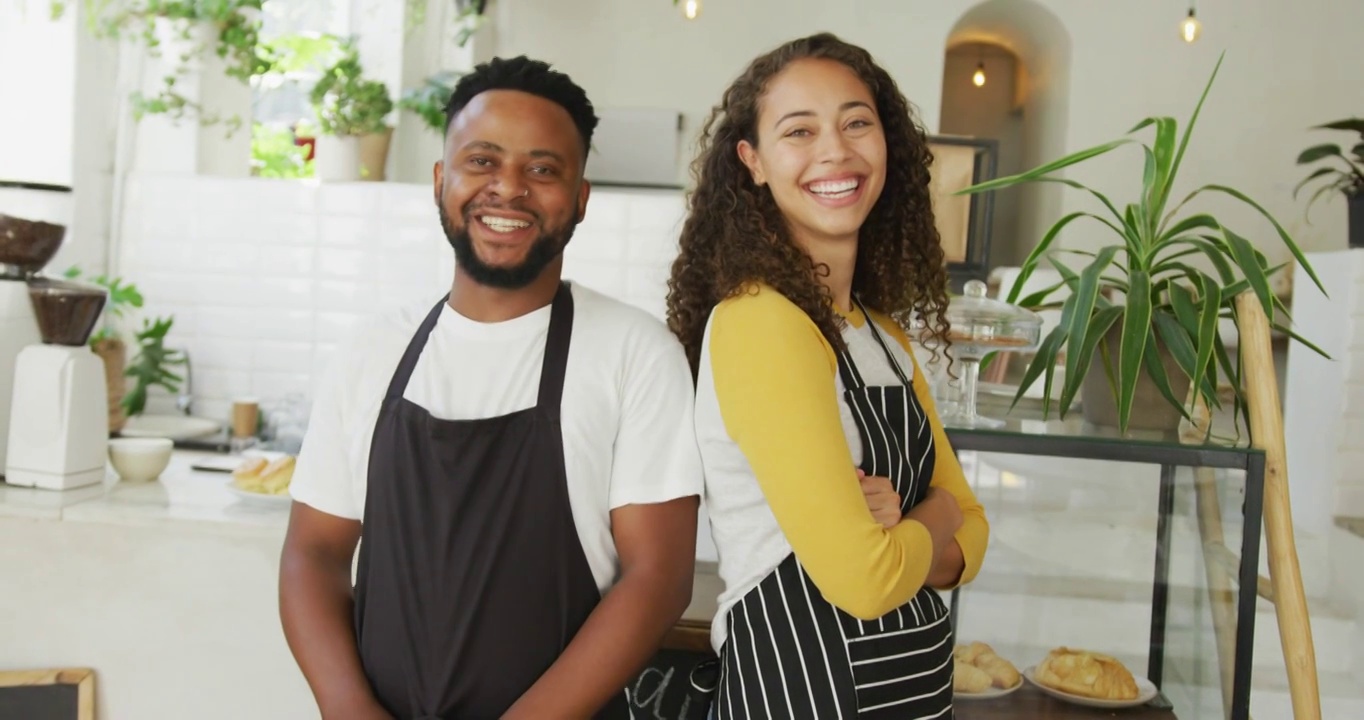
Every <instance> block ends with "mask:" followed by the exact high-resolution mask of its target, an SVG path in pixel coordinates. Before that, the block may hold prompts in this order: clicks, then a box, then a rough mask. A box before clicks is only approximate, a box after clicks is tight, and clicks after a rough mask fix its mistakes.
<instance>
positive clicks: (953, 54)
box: [938, 42, 1026, 265]
mask: <svg viewBox="0 0 1364 720" xmlns="http://www.w3.org/2000/svg"><path fill="white" fill-rule="evenodd" d="M1021 69H1022V64H1021V62H1020V61H1019V60H1018V57H1017V56H1016V55H1014V54H1013V52H1011V51H1010V50H1009V49H1008V48H1006V47H1003V46H1001V45H995V44H993V43H985V42H963V43H958V44H956V45H953V46H951V47H949V48H948V49H947V57H946V58H945V62H944V63H943V78H942V105H941V108H940V113H939V115H938V132H939V133H941V134H943V135H961V136H964V137H972V138H988V139H991V140H994V141H995V142H996V143H997V148H998V154H997V156H996V158H995V165H996V173H997V174H998V175H1001V176H1003V175H1013V174H1015V173H1019V172H1022V171H1023V169H1024V168H1023V157H1022V154H1021V153H1022V150H1023V105H1022V103H1021V99H1022V95H1021V94H1020V93H1019V90H1020V87H1019V85H1020V83H1019V82H1018V80H1019V76H1020V73H1021ZM992 215H993V217H992V219H991V223H990V227H991V233H990V234H991V236H992V239H993V242H992V243H991V252H990V260H991V264H992V265H1001V264H1004V265H1009V264H1017V262H1019V261H1021V260H1022V259H1023V258H1022V257H1016V255H1017V251H1018V249H1019V248H1017V247H1016V243H1017V242H1018V241H1019V239H1020V237H1021V235H1022V233H1020V230H1019V222H1018V193H1009V192H1004V193H996V194H995V198H994V203H993V213H992ZM1025 252H1026V251H1025Z"/></svg>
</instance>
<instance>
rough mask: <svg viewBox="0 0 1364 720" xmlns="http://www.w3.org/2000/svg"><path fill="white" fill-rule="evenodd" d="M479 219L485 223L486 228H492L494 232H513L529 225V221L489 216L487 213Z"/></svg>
mask: <svg viewBox="0 0 1364 720" xmlns="http://www.w3.org/2000/svg"><path fill="white" fill-rule="evenodd" d="M479 220H481V221H482V222H483V224H484V225H487V226H488V228H489V229H491V230H493V231H494V232H501V233H509V232H514V231H516V230H520V229H521V228H525V227H530V223H528V222H526V221H525V220H511V219H509V218H500V217H491V216H488V215H484V216H483V217H481V218H479Z"/></svg>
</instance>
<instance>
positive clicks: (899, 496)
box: [668, 34, 988, 720]
mask: <svg viewBox="0 0 1364 720" xmlns="http://www.w3.org/2000/svg"><path fill="white" fill-rule="evenodd" d="M930 160H931V158H930V155H929V152H928V149H927V147H926V139H925V136H924V132H923V130H922V129H921V128H919V127H918V125H917V124H916V121H915V120H914V118H913V115H912V114H911V110H910V108H909V105H908V103H907V102H906V101H905V99H904V97H903V96H902V95H901V94H900V92H899V90H898V89H897V88H896V86H895V83H894V82H893V81H892V80H891V78H890V76H889V75H888V74H887V73H886V71H885V70H883V69H881V68H880V67H878V66H877V65H876V64H875V62H873V60H872V58H871V56H870V55H869V54H868V53H867V52H866V51H865V50H862V49H861V48H858V47H856V46H853V45H849V44H847V43H845V42H842V41H841V40H839V39H838V38H836V37H834V36H832V35H828V34H821V35H815V36H812V37H808V38H803V39H800V40H795V41H792V42H790V43H787V44H786V45H783V46H782V47H780V48H778V49H776V50H774V51H773V52H771V53H768V54H767V55H764V56H762V57H760V58H758V59H757V60H755V61H753V63H752V64H751V65H750V66H749V67H748V69H747V71H746V72H744V74H743V75H742V76H741V77H739V79H738V80H736V81H735V82H734V84H733V85H731V86H730V88H729V89H728V90H727V91H726V92H725V95H724V98H723V100H722V101H721V103H720V106H719V107H718V108H716V110H715V113H714V114H713V116H712V117H711V118H710V120H709V121H708V122H707V123H706V126H705V129H704V131H703V133H702V137H701V150H700V155H699V157H698V158H697V160H696V162H695V164H694V166H693V173H694V175H695V179H696V189H695V192H694V193H693V194H692V196H691V198H690V201H689V202H690V207H689V216H688V218H687V221H686V224H685V226H684V228H683V230H682V237H681V254H680V256H679V257H678V259H677V261H676V262H675V263H674V265H673V269H672V278H671V280H670V282H669V297H668V323H669V327H670V328H671V329H672V331H673V332H674V333H675V334H676V335H677V336H678V338H679V339H680V340H681V341H682V343H683V345H684V346H685V347H686V350H687V355H688V359H689V360H690V362H691V364H692V369H693V371H694V372H695V374H696V379H697V402H696V429H697V440H698V442H699V443H700V445H701V451H702V456H703V460H704V463H705V470H706V504H707V511H708V514H709V516H710V520H711V528H712V532H713V535H714V539H715V544H716V546H717V548H718V551H719V559H720V575H721V577H722V579H723V580H724V583H725V590H724V592H723V593H722V594H721V596H720V601H719V612H718V613H717V615H716V620H715V623H714V626H713V628H712V643H713V645H714V647H715V649H716V652H717V653H719V654H720V657H721V665H722V669H721V679H720V687H719V690H718V691H717V694H716V696H715V702H714V712H715V715H716V717H717V718H720V719H721V720H729V719H730V718H815V717H818V718H839V717H841V718H853V717H887V718H890V717H893V718H947V717H951V712H952V710H951V708H952V662H951V661H952V647H953V641H952V633H951V628H950V624H949V621H948V618H947V607H946V606H945V605H944V603H943V601H942V599H941V598H940V596H939V595H938V593H937V592H935V591H934V590H933V589H932V588H939V589H941V588H950V587H953V586H955V585H956V584H959V583H963V582H967V581H969V580H971V579H972V578H973V577H974V576H975V574H976V572H977V570H979V568H980V564H981V560H982V559H983V557H984V554H985V545H986V540H987V535H988V527H987V524H986V520H985V514H984V511H983V510H982V508H981V506H980V504H979V503H978V502H977V501H976V499H975V497H974V496H973V495H972V493H971V490H970V489H969V488H968V486H967V485H966V482H965V478H964V477H963V475H962V471H961V466H960V465H959V464H958V463H957V461H956V458H955V457H954V455H953V453H952V449H951V447H950V446H949V445H948V441H947V437H946V435H945V434H944V433H943V430H942V426H941V424H940V422H939V421H938V418H937V415H936V413H935V412H934V409H933V402H932V398H931V397H930V395H929V393H928V390H927V384H926V383H925V379H924V377H923V375H922V374H921V373H920V371H919V368H918V366H917V363H916V362H915V360H914V357H913V355H912V353H911V352H910V350H909V341H908V339H907V338H906V336H905V332H904V330H902V327H903V326H904V325H905V324H906V323H907V322H908V321H909V320H910V318H911V316H913V315H915V314H918V315H920V316H922V317H923V318H925V319H926V320H928V321H930V324H929V327H930V328H931V331H930V334H931V335H932V336H933V338H934V339H935V340H937V341H939V343H941V341H944V340H945V339H946V333H947V323H946V322H945V320H944V319H943V317H942V312H943V310H944V309H945V308H946V305H947V297H946V286H947V279H946V274H945V270H944V263H943V253H942V249H941V248H940V247H939V240H938V233H937V231H936V230H935V227H934V223H933V213H932V205H931V202H930V197H929V188H928V186H929V163H930ZM869 510H870V512H869Z"/></svg>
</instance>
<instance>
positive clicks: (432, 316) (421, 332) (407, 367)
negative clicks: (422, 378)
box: [384, 293, 450, 400]
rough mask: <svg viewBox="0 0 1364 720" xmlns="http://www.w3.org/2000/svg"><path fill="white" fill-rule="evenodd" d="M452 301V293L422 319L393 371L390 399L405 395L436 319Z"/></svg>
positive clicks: (389, 382) (388, 394)
mask: <svg viewBox="0 0 1364 720" xmlns="http://www.w3.org/2000/svg"><path fill="white" fill-rule="evenodd" d="M449 301H450V293H446V294H445V297H443V298H441V299H440V302H438V303H436V306H435V307H433V308H431V312H429V313H427V314H426V319H425V320H422V324H421V327H419V328H417V333H416V334H415V335H413V336H412V339H411V340H409V341H408V343H407V350H405V351H404V352H403V359H402V360H400V361H399V362H398V369H397V370H396V371H395V372H394V373H393V378H392V379H391V380H389V381H388V393H387V394H386V395H385V396H384V397H386V398H387V399H389V400H396V399H398V398H400V397H402V396H403V392H404V391H406V390H407V381H408V379H409V378H411V377H412V369H413V368H415V367H417V358H419V357H421V354H422V348H425V347H426V339H427V338H428V337H430V335H431V330H432V329H433V328H435V327H436V321H438V320H440V314H441V311H442V310H444V308H445V304H446V303H447V302H449Z"/></svg>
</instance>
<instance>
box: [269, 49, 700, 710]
mask: <svg viewBox="0 0 1364 720" xmlns="http://www.w3.org/2000/svg"><path fill="white" fill-rule="evenodd" d="M446 116H447V128H446V139H445V151H444V157H443V159H442V160H441V161H439V162H437V163H436V164H435V168H434V173H433V175H434V180H435V200H436V208H437V211H438V213H439V215H440V219H441V223H442V224H443V226H444V228H445V234H446V236H447V237H448V238H449V240H450V243H451V245H452V246H453V247H454V251H455V277H454V282H453V284H452V286H451V288H450V294H449V296H448V300H442V301H441V302H440V303H437V304H436V306H435V307H434V308H432V309H431V310H430V311H429V312H427V310H426V308H421V309H420V312H418V313H410V314H407V315H404V316H401V317H398V318H386V319H384V320H382V321H380V322H377V323H375V324H374V326H373V327H370V328H368V329H367V330H366V331H365V332H363V333H361V334H360V335H359V337H358V339H357V341H356V343H355V344H354V345H353V347H351V348H350V349H348V350H345V351H343V354H342V355H341V357H340V360H339V362H338V364H337V366H336V367H335V368H334V370H333V371H332V373H331V374H330V376H329V378H328V379H327V380H326V383H325V385H324V386H323V387H322V388H321V389H320V391H319V392H318V393H317V399H316V403H315V409H314V412H313V417H312V421H311V423H310V427H309V431H308V436H307V439H306V440H305V442H304V445H303V449H302V451H301V453H300V456H299V458H298V463H297V468H296V471H295V474H294V480H293V484H292V495H293V498H294V504H293V510H292V514H291V516H290V520H289V530H288V536H287V538H286V540H285V544H284V550H283V555H282V558H281V568H280V612H281V617H282V620H283V624H284V632H285V636H286V638H287V639H288V642H289V646H290V648H291V650H292V651H293V654H294V657H295V658H296V660H297V661H298V664H299V666H300V668H301V669H302V671H303V674H304V676H305V677H306V678H307V680H308V683H309V685H310V687H311V688H312V691H313V693H314V695H315V696H316V698H317V702H318V705H319V707H320V709H321V711H322V715H323V717H324V718H342V717H344V718H389V717H398V718H460V720H476V719H480V718H535V719H536V720H543V719H544V718H588V717H594V716H595V717H628V716H629V711H628V709H627V707H626V696H625V690H624V688H625V686H626V685H627V684H628V683H629V681H630V680H631V679H632V677H634V676H635V675H636V673H638V672H639V670H640V668H641V667H642V666H643V665H644V663H645V662H646V661H647V659H648V658H649V656H650V655H651V654H652V653H653V652H654V651H655V649H656V648H657V647H658V645H659V643H660V642H661V640H662V638H663V636H664V634H665V633H666V632H667V630H668V628H670V627H671V626H672V624H673V623H674V622H675V621H676V620H677V618H678V617H680V616H681V614H682V612H683V610H684V609H685V608H686V606H687V604H688V602H689V601H690V599H691V582H692V573H693V565H694V558H695V544H696V522H697V505H698V498H697V496H698V495H699V494H700V491H701V485H702V476H701V469H700V460H699V457H698V453H697V449H696V442H695V436H694V433H693V429H692V387H691V375H690V372H689V370H688V367H687V361H686V359H685V357H684V355H683V352H682V349H681V347H680V346H679V345H678V344H677V343H676V341H675V340H674V339H673V338H672V336H671V335H670V334H669V333H668V331H667V330H666V329H665V327H664V326H663V324H662V323H660V322H658V321H656V320H654V319H653V318H652V317H650V316H648V315H647V314H645V313H644V312H642V311H640V310H637V309H635V308H632V307H629V306H626V305H624V304H622V303H619V302H616V301H614V300H610V299H608V298H606V297H604V296H602V295H599V294H597V293H595V292H592V291H590V290H588V289H586V288H583V287H580V286H577V285H569V284H566V283H562V282H561V280H560V276H561V272H562V265H563V255H562V253H563V250H564V247H565V245H567V243H568V241H569V238H570V237H571V236H572V234H573V230H574V227H575V226H576V225H577V224H578V223H579V222H581V221H582V219H583V215H584V211H585V209H586V207H587V199H588V193H589V186H588V183H587V181H586V180H584V179H583V169H584V166H585V164H586V158H587V152H588V147H589V145H590V143H591V140H592V131H593V129H594V128H595V126H596V123H597V119H596V116H595V114H594V111H593V108H592V105H591V104H590V103H589V102H588V99H587V97H586V95H585V94H584V92H583V91H582V89H581V88H579V87H578V86H577V85H575V84H573V82H572V81H571V80H570V79H569V78H568V77H567V76H565V75H563V74H561V73H558V72H556V71H552V70H551V69H550V68H549V66H548V65H546V64H545V63H541V62H537V61H532V60H528V59H526V58H524V57H521V58H516V59H512V60H502V59H498V60H493V61H492V62H490V63H488V64H486V65H481V66H479V67H478V68H476V69H475V71H474V72H473V73H471V74H469V75H466V76H464V78H463V79H461V80H460V82H459V84H458V85H457V86H456V88H455V90H454V92H453V94H452V95H451V97H450V101H449V104H448V105H447V106H446ZM378 240H379V239H378V238H376V241H378ZM423 315H424V316H425V317H424V318H423ZM362 537H363V542H359V541H360V540H361V538H362ZM357 542H359V547H360V551H359V564H358V571H357V574H356V578H355V583H354V588H353V591H352V584H351V562H352V559H353V557H354V554H355V548H356V545H357ZM608 591H609V592H608Z"/></svg>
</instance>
